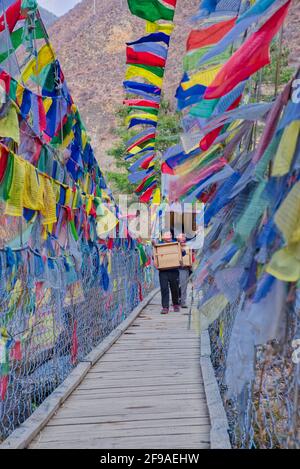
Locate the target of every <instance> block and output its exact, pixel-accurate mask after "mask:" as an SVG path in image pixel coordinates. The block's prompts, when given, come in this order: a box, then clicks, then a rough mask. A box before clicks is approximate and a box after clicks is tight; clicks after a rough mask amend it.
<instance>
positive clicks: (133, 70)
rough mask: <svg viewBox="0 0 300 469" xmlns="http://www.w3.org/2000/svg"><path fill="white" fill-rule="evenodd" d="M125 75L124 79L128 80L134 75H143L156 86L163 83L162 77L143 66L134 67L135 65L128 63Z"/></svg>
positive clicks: (160, 85) (159, 86) (134, 76)
mask: <svg viewBox="0 0 300 469" xmlns="http://www.w3.org/2000/svg"><path fill="white" fill-rule="evenodd" d="M125 77H126V80H130V79H131V78H136V77H143V78H145V79H146V80H148V81H149V82H150V83H151V84H152V85H155V86H157V87H158V88H161V87H162V83H163V79H162V78H160V77H158V76H157V75H155V74H154V73H152V72H149V70H146V69H145V68H141V67H136V66H135V65H130V66H129V67H128V68H127V70H126V75H125Z"/></svg>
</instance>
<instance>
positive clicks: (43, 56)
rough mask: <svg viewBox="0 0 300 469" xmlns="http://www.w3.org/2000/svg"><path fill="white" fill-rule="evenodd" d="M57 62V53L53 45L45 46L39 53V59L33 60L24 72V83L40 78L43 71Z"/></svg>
mask: <svg viewBox="0 0 300 469" xmlns="http://www.w3.org/2000/svg"><path fill="white" fill-rule="evenodd" d="M54 60H55V53H54V51H53V48H52V46H51V44H45V45H44V46H43V47H42V48H41V49H40V50H39V52H38V56H37V59H36V58H33V59H31V60H30V62H29V63H28V64H27V66H26V68H25V69H24V70H23V72H22V80H23V82H25V83H26V82H27V81H28V80H29V78H30V77H32V76H36V77H37V76H38V75H39V74H40V73H41V71H42V70H43V69H44V68H45V67H46V66H47V65H49V64H51V63H52V62H53V61H54Z"/></svg>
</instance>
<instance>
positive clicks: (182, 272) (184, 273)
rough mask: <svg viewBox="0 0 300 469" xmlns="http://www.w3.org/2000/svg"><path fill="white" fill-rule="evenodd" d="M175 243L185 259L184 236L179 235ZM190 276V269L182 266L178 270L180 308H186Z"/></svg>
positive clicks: (182, 234)
mask: <svg viewBox="0 0 300 469" xmlns="http://www.w3.org/2000/svg"><path fill="white" fill-rule="evenodd" d="M177 241H178V242H179V243H180V246H181V248H182V255H183V257H185V256H186V255H187V253H186V251H185V247H186V236H185V234H184V233H181V234H180V235H179V236H178V237H177ZM190 274H191V268H190V267H188V266H184V265H182V266H181V267H180V268H179V286H180V305H181V307H182V308H187V307H188V306H187V288H188V284H189V278H190Z"/></svg>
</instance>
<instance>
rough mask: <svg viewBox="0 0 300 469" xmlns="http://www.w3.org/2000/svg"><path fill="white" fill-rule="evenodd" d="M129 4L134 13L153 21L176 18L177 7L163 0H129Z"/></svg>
mask: <svg viewBox="0 0 300 469" xmlns="http://www.w3.org/2000/svg"><path fill="white" fill-rule="evenodd" d="M174 3H175V2H174ZM128 6H129V9H130V11H131V13H132V14H133V15H136V16H138V17H139V18H143V19H145V20H147V21H151V22H152V23H154V22H155V21H158V20H167V21H173V18H174V13H175V7H174V6H172V5H170V4H169V3H166V2H164V1H163V0H128Z"/></svg>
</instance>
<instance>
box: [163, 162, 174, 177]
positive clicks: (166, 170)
mask: <svg viewBox="0 0 300 469" xmlns="http://www.w3.org/2000/svg"><path fill="white" fill-rule="evenodd" d="M161 172H162V173H163V174H171V175H172V176H174V171H173V169H172V168H170V166H169V165H168V163H166V162H164V163H163V164H162V165H161Z"/></svg>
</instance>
